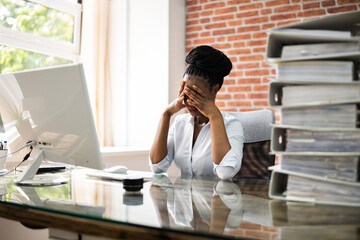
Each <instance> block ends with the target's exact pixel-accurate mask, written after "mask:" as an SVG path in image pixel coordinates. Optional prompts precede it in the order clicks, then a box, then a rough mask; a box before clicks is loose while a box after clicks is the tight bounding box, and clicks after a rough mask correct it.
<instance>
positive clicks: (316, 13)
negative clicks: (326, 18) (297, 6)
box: [297, 9, 329, 17]
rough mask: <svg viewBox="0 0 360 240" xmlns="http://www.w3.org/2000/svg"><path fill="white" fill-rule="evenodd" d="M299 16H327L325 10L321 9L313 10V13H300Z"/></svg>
mask: <svg viewBox="0 0 360 240" xmlns="http://www.w3.org/2000/svg"><path fill="white" fill-rule="evenodd" d="M328 11H329V10H328ZM297 15H298V17H314V16H321V15H325V10H324V9H319V10H312V11H306V12H298V14H297Z"/></svg>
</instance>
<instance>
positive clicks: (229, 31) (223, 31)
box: [213, 28, 235, 36]
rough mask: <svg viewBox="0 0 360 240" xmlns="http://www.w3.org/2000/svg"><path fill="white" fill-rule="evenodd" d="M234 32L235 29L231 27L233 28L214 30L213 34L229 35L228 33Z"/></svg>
mask: <svg viewBox="0 0 360 240" xmlns="http://www.w3.org/2000/svg"><path fill="white" fill-rule="evenodd" d="M233 33H235V29H233V28H231V29H222V30H215V31H214V32H213V35H215V36H217V35H227V34H233Z"/></svg>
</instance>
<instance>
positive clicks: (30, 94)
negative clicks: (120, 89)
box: [0, 64, 104, 185]
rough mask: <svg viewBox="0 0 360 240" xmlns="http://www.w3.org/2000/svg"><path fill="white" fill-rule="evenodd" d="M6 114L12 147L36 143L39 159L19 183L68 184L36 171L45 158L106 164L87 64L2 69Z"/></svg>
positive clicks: (0, 92) (1, 106) (0, 96)
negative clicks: (97, 129)
mask: <svg viewBox="0 0 360 240" xmlns="http://www.w3.org/2000/svg"><path fill="white" fill-rule="evenodd" d="M0 113H1V114H2V117H3V122H4V123H5V130H6V134H7V137H8V146H10V148H11V150H12V151H13V150H16V149H17V147H19V146H22V145H24V144H26V143H27V142H29V141H33V142H32V145H34V153H33V155H34V158H33V159H32V160H31V162H30V164H29V165H28V166H27V167H26V169H25V171H23V172H22V173H21V174H20V176H19V177H18V178H17V179H15V180H14V181H15V182H16V183H19V184H30V185H52V184H59V183H63V182H64V181H65V179H60V178H55V179H52V178H50V179H49V177H44V176H35V174H36V172H37V170H38V168H39V166H40V164H41V162H42V160H48V161H52V162H61V163H67V164H73V165H76V166H84V167H89V168H94V169H103V168H104V164H103V161H102V157H101V154H100V148H99V143H98V139H97V135H96V130H95V124H94V119H93V115H92V112H91V107H90V101H89V96H88V92H87V86H86V81H85V76H84V71H83V66H82V64H71V65H62V66H58V67H50V68H43V69H36V70H28V71H21V72H15V73H8V74H1V75H0ZM30 144H31V143H30ZM33 155H32V156H33Z"/></svg>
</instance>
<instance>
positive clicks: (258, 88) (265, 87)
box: [254, 85, 269, 92]
mask: <svg viewBox="0 0 360 240" xmlns="http://www.w3.org/2000/svg"><path fill="white" fill-rule="evenodd" d="M268 90H269V85H256V86H254V91H258V92H260V91H268Z"/></svg>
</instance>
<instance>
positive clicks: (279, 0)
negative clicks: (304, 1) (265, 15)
mask: <svg viewBox="0 0 360 240" xmlns="http://www.w3.org/2000/svg"><path fill="white" fill-rule="evenodd" d="M284 4H290V1H289V0H276V1H267V2H266V3H265V6H266V7H274V6H279V5H284Z"/></svg>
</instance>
